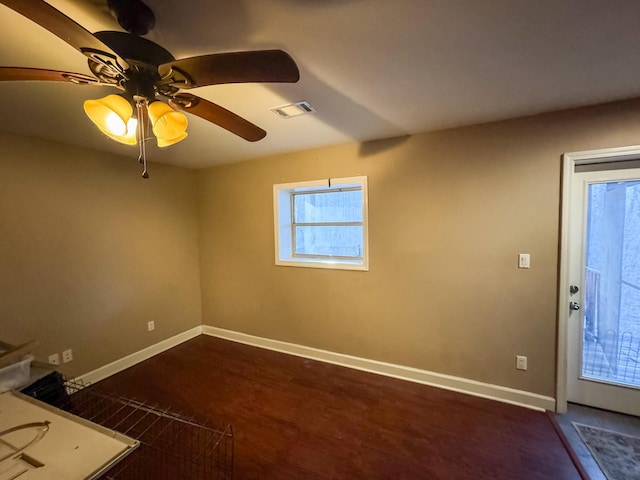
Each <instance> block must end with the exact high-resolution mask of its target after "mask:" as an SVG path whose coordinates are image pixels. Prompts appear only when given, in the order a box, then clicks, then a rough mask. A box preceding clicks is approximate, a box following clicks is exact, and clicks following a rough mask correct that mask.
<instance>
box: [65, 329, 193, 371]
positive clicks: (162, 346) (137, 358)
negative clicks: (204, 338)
mask: <svg viewBox="0 0 640 480" xmlns="http://www.w3.org/2000/svg"><path fill="white" fill-rule="evenodd" d="M198 335H202V326H198V327H194V328H192V329H191V330H187V331H186V332H182V333H179V334H178V335H175V336H173V337H171V338H167V339H166V340H162V341H161V342H158V343H156V344H155V345H151V346H150V347H147V348H144V349H142V350H140V351H137V352H135V353H132V354H131V355H127V356H126V357H123V358H121V359H119V360H116V361H115V362H111V363H109V364H107V365H104V366H102V367H100V368H97V369H95V370H93V371H91V372H89V373H85V374H84V375H81V376H79V377H77V380H79V381H80V382H82V383H96V382H99V381H100V380H104V379H105V378H107V377H110V376H111V375H115V374H116V373H119V372H121V371H123V370H126V369H127V368H129V367H133V366H134V365H136V364H138V363H140V362H143V361H145V360H147V359H149V358H151V357H153V356H155V355H158V354H159V353H162V352H164V351H165V350H169V349H170V348H172V347H175V346H177V345H180V344H181V343H184V342H186V341H187V340H191V339H192V338H195V337H197V336H198Z"/></svg>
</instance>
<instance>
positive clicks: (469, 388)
mask: <svg viewBox="0 0 640 480" xmlns="http://www.w3.org/2000/svg"><path fill="white" fill-rule="evenodd" d="M202 333H203V334H205V335H210V336H213V337H218V338H223V339H226V340H232V341H234V342H238V343H244V344H247V345H252V346H255V347H261V348H266V349H268V350H274V351H276V352H281V353H287V354H289V355H296V356H298V357H304V358H309V359H312V360H319V361H321V362H326V363H332V364H335V365H340V366H343V367H349V368H354V369H356V370H362V371H365V372H370V373H377V374H379V375H386V376H388V377H393V378H398V379H401V380H407V381H411V382H416V383H422V384H424V385H430V386H432V387H439V388H443V389H446V390H452V391H454V392H460V393H466V394H468V395H473V396H476V397H482V398H488V399H490V400H496V401H499V402H503V403H510V404H512V405H518V406H522V407H527V408H532V409H534V410H542V411H544V410H550V411H553V410H555V405H556V402H555V399H554V398H552V397H547V396H544V395H539V394H537V393H531V392H526V391H523V390H515V389H512V388H508V387H502V386H499V385H492V384H489V383H483V382H477V381H475V380H468V379H466V378H460V377H453V376H451V375H443V374H441V373H435V372H429V371H427V370H420V369H417V368H412V367H405V366H402V365H395V364H393V363H385V362H379V361H376V360H368V359H366V358H359V357H353V356H350V355H344V354H341V353H335V352H329V351H327V350H319V349H317V348H312V347H305V346H304V345H296V344H294V343H287V342H281V341H279V340H271V339H268V338H262V337H256V336H253V335H248V334H246V333H240V332H234V331H232V330H225V329H222V328H217V327H210V326H207V325H203V326H202Z"/></svg>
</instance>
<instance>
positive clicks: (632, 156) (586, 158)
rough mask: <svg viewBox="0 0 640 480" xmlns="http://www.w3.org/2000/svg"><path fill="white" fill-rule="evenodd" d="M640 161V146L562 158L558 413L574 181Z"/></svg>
mask: <svg viewBox="0 0 640 480" xmlns="http://www.w3.org/2000/svg"><path fill="white" fill-rule="evenodd" d="M637 159H640V145H632V146H629V147H617V148H603V149H600V150H588V151H583V152H571V153H565V154H564V155H562V192H561V199H560V203H561V214H560V257H559V262H560V269H559V270H560V274H559V280H558V310H557V315H558V332H557V338H558V344H557V363H558V364H557V371H556V412H558V413H566V411H567V378H568V377H567V369H568V360H569V358H568V352H567V350H568V348H567V342H568V335H569V302H570V299H569V286H570V282H569V245H570V242H571V238H570V232H569V217H570V212H571V207H572V205H571V198H572V197H571V195H572V188H573V178H574V173H575V167H576V166H577V165H588V164H596V163H609V162H621V161H625V160H637Z"/></svg>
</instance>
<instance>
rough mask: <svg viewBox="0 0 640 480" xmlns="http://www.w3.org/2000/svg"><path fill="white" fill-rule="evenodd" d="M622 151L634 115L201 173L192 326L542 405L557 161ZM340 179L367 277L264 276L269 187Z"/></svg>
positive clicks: (550, 336) (637, 130)
mask: <svg viewBox="0 0 640 480" xmlns="http://www.w3.org/2000/svg"><path fill="white" fill-rule="evenodd" d="M292 121H295V120H292ZM637 143H640V102H637V101H636V102H629V103H620V104H611V105H608V106H601V107H594V108H587V109H579V110H574V111H569V112H563V113H557V114H549V115H541V116H536V117H530V118H525V119H519V120H514V121H506V122H499V123H493V124H485V125H479V126H473V127H468V128H459V129H453V130H448V131H441V132H436V133H430V134H423V135H416V136H412V137H407V138H398V139H391V140H387V141H379V142H373V143H368V144H364V145H359V144H350V145H343V146H336V147H332V148H323V149H317V150H313V151H307V152H301V153H296V154H288V155H281V156H275V157H271V158H266V159H261V160H254V161H250V162H245V163H240V164H234V165H228V166H222V167H216V168H211V169H207V170H203V171H200V172H199V175H198V182H199V192H200V193H199V195H200V202H199V205H200V228H201V230H200V233H201V235H200V254H201V270H202V274H201V275H202V290H203V323H204V324H205V325H212V326H217V327H221V328H226V329H230V330H235V331H239V332H244V333H248V334H253V335H258V336H262V337H267V338H271V339H276V340H282V341H287V342H293V343H297V344H302V345H307V346H311V347H316V348H321V349H326V350H330V351H334V352H340V353H345V354H351V355H355V356H360V357H365V358H369V359H375V360H381V361H386V362H392V363H397V364H402V365H407V366H411V367H416V368H420V369H425V370H429V371H435V372H440V373H444V374H451V375H455V376H460V377H464V378H468V379H474V380H478V381H482V382H488V383H491V384H497V385H504V386H508V387H512V388H517V389H522V390H526V391H531V392H536V393H539V394H543V395H554V391H555V367H556V356H555V350H556V325H557V321H556V316H557V315H556V302H557V300H556V298H557V272H558V238H559V210H560V175H561V156H562V154H563V153H564V152H571V151H580V150H590V149H597V148H605V147H616V146H624V145H633V144H637ZM352 175H367V176H368V177H369V221H370V230H369V234H370V237H369V244H370V267H371V268H370V271H369V272H350V271H332V270H321V269H310V268H295V267H276V266H275V265H274V239H273V208H272V185H273V184H274V183H282V182H296V181H303V180H316V179H321V178H328V177H341V176H352ZM520 252H526V253H530V254H531V255H532V257H531V263H532V268H531V269H530V270H519V269H518V268H517V259H518V253H520ZM516 354H521V355H527V356H528V357H529V370H528V371H527V372H521V371H516V370H515V355H516Z"/></svg>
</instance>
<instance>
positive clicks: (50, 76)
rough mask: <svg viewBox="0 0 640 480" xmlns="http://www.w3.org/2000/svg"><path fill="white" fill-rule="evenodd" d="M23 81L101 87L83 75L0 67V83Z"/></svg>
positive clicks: (89, 77)
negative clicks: (69, 83)
mask: <svg viewBox="0 0 640 480" xmlns="http://www.w3.org/2000/svg"><path fill="white" fill-rule="evenodd" d="M25 80H26V81H29V80H33V81H42V82H71V83H78V84H93V85H102V83H100V81H99V80H98V79H97V78H94V77H92V76H90V75H84V74H83V73H74V72H61V71H59V70H46V69H44V68H23V67H0V82H14V81H25Z"/></svg>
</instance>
